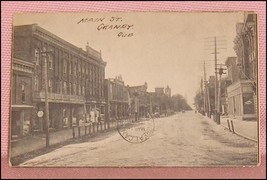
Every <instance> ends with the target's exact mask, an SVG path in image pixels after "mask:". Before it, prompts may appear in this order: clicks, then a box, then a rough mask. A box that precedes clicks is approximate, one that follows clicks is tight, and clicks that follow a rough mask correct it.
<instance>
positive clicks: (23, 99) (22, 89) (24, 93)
mask: <svg viewBox="0 0 267 180" xmlns="http://www.w3.org/2000/svg"><path fill="white" fill-rule="evenodd" d="M21 101H22V102H25V101H26V90H25V84H22V85H21Z"/></svg>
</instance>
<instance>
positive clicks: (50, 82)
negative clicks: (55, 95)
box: [48, 79, 53, 92]
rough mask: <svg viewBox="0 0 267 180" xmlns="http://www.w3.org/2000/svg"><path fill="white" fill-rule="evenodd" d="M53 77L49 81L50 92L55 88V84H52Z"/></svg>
mask: <svg viewBox="0 0 267 180" xmlns="http://www.w3.org/2000/svg"><path fill="white" fill-rule="evenodd" d="M52 84H53V83H52V79H49V81H48V88H49V92H52V88H53V85H52Z"/></svg>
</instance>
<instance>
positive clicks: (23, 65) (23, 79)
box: [10, 58, 35, 139]
mask: <svg viewBox="0 0 267 180" xmlns="http://www.w3.org/2000/svg"><path fill="white" fill-rule="evenodd" d="M33 74H34V64H33V63H32V62H27V61H23V60H21V59H17V58H13V60H12V81H11V89H12V92H11V113H10V114H11V138H12V139H14V138H19V137H22V136H26V135H28V134H30V133H32V129H34V127H33V123H32V120H33V119H32V118H31V117H32V116H34V111H35V109H34V106H33V101H32V89H33V87H32V86H33V83H32V82H33V80H34V79H33Z"/></svg>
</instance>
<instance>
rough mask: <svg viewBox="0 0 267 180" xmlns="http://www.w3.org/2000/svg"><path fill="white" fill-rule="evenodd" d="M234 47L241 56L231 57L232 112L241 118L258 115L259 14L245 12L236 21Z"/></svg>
mask: <svg viewBox="0 0 267 180" xmlns="http://www.w3.org/2000/svg"><path fill="white" fill-rule="evenodd" d="M236 33H237V34H236V37H235V40H234V43H235V45H234V50H235V52H236V55H237V58H236V59H235V58H228V59H227V60H226V65H227V68H228V72H229V76H230V80H231V82H232V84H231V85H229V86H228V87H227V94H228V113H229V114H230V115H233V116H235V117H237V118H240V119H256V117H257V92H256V86H257V63H258V56H257V54H258V50H257V49H258V48H257V15H256V14H245V16H244V22H243V23H238V24H237V25H236Z"/></svg>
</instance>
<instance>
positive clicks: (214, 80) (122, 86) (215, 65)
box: [9, 11, 260, 167]
mask: <svg viewBox="0 0 267 180" xmlns="http://www.w3.org/2000/svg"><path fill="white" fill-rule="evenodd" d="M257 22H258V16H257V14H256V13H255V12H251V11H231V12H230V11H229V12H164V11H161V12H160V11H159V12H79V13H74V12H57V13H51V12H50V13H37V12H36V13H33V12H32V13H16V14H14V16H13V27H12V28H13V29H12V64H11V91H10V96H11V97H10V106H11V107H10V121H9V127H10V128H9V164H10V166H12V167H243V166H247V167H256V166H257V165H258V164H259V162H260V158H259V97H258V94H259V93H258V59H259V57H258V23H257Z"/></svg>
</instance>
